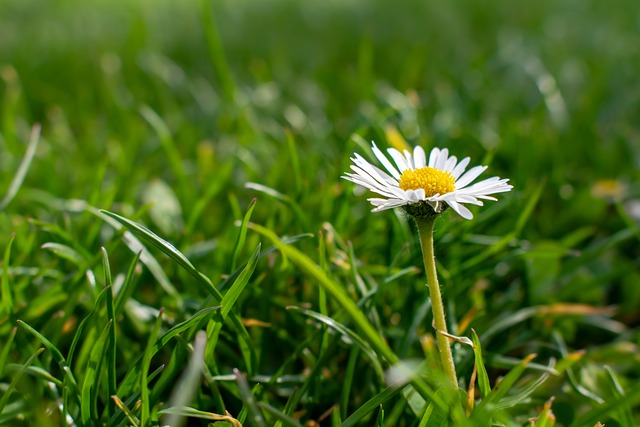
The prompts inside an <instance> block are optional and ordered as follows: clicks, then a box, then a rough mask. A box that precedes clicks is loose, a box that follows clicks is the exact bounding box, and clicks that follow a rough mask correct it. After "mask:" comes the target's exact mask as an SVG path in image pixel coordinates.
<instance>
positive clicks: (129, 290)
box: [113, 252, 142, 317]
mask: <svg viewBox="0 0 640 427" xmlns="http://www.w3.org/2000/svg"><path fill="white" fill-rule="evenodd" d="M141 253H142V252H138V253H137V254H135V256H134V258H133V260H132V261H131V264H129V270H127V276H126V277H125V279H124V283H123V284H122V287H121V288H120V291H119V292H118V295H116V301H115V307H114V309H113V315H114V317H118V316H120V314H122V310H123V309H124V306H125V304H126V302H127V300H128V299H129V298H131V295H133V291H134V279H135V274H136V267H137V266H138V261H139V260H140V254H141Z"/></svg>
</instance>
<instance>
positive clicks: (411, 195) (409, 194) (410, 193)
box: [404, 190, 420, 203]
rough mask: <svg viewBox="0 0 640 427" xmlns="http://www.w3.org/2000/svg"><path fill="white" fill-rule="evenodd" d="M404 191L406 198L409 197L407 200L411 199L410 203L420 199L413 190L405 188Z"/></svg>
mask: <svg viewBox="0 0 640 427" xmlns="http://www.w3.org/2000/svg"><path fill="white" fill-rule="evenodd" d="M404 193H405V194H406V195H407V198H408V199H409V201H411V203H418V202H419V201H420V199H419V198H418V195H417V194H416V192H415V190H407V191H405V192H404Z"/></svg>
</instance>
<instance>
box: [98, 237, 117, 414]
mask: <svg viewBox="0 0 640 427" xmlns="http://www.w3.org/2000/svg"><path fill="white" fill-rule="evenodd" d="M101 251H102V266H103V268H104V283H105V285H106V287H105V291H106V293H105V295H106V300H107V319H108V320H109V322H110V323H111V325H112V327H111V328H110V329H109V342H108V344H107V391H108V393H109V396H113V395H114V394H115V393H116V323H115V321H116V316H115V312H114V308H113V291H112V289H113V281H112V279H111V266H110V265H109V254H108V253H107V250H106V249H105V248H104V247H103V248H101ZM114 409H115V408H114V402H113V400H111V399H107V416H108V417H111V416H112V415H113V411H114Z"/></svg>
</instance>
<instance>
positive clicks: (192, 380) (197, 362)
mask: <svg viewBox="0 0 640 427" xmlns="http://www.w3.org/2000/svg"><path fill="white" fill-rule="evenodd" d="M206 346H207V335H206V333H205V332H203V331H200V332H198V333H197V334H196V339H195V342H194V343H193V353H192V354H191V359H190V360H189V365H188V366H187V369H186V370H185V371H184V373H183V374H182V376H181V377H180V379H178V381H177V382H176V383H175V387H174V389H173V391H172V392H171V397H170V398H169V405H170V406H171V407H186V406H188V405H190V404H191V401H192V400H193V396H195V394H196V391H197V390H198V388H199V387H200V377H201V376H202V367H203V366H204V350H205V348H206ZM185 418H186V417H185V416H183V415H178V414H169V416H168V417H167V418H166V421H164V422H166V425H169V426H172V427H173V426H176V427H181V426H182V425H183V424H184V422H185Z"/></svg>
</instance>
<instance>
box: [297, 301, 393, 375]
mask: <svg viewBox="0 0 640 427" xmlns="http://www.w3.org/2000/svg"><path fill="white" fill-rule="evenodd" d="M287 310H291V311H295V312H297V313H300V314H302V315H304V316H307V317H310V318H312V319H315V320H318V321H319V322H321V323H323V324H325V325H327V326H328V327H329V328H331V329H333V330H334V331H336V332H338V333H340V334H341V335H342V336H343V337H345V338H347V339H348V340H349V341H351V342H353V344H355V345H356V346H357V347H358V348H360V349H361V350H362V351H363V352H364V354H366V355H367V357H368V358H369V360H371V363H372V365H373V368H374V370H375V371H376V374H377V375H378V376H379V378H382V377H383V376H384V372H383V369H382V365H381V364H380V358H379V357H378V355H377V354H376V352H375V351H374V350H373V348H371V345H369V343H368V342H366V341H365V340H364V339H362V338H361V337H360V336H359V335H358V334H357V333H356V332H354V331H352V330H351V329H349V328H347V327H346V326H344V325H343V324H341V323H339V322H337V321H336V320H335V319H332V318H331V317H328V316H323V315H322V314H320V313H316V312H314V311H311V310H307V309H304V308H302V307H287Z"/></svg>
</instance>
